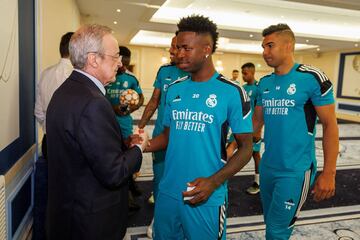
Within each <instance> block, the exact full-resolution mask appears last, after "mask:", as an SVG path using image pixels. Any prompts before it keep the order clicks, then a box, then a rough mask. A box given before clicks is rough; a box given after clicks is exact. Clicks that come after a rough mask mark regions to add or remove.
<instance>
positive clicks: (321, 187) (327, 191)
mask: <svg viewBox="0 0 360 240" xmlns="http://www.w3.org/2000/svg"><path fill="white" fill-rule="evenodd" d="M311 193H312V194H313V195H314V200H315V201H316V202H319V201H322V200H325V199H328V198H331V197H332V196H334V195H335V174H333V173H325V172H322V173H321V174H320V175H319V177H318V178H317V179H316V181H315V186H314V189H313V190H312V192H311Z"/></svg>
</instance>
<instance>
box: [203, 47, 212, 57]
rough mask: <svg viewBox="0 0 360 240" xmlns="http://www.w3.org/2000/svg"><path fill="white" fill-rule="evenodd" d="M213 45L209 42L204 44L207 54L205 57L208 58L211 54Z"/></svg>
mask: <svg viewBox="0 0 360 240" xmlns="http://www.w3.org/2000/svg"><path fill="white" fill-rule="evenodd" d="M211 53H212V52H211V46H210V45H209V44H206V45H205V46H204V54H205V58H208V57H209V56H210V55H211Z"/></svg>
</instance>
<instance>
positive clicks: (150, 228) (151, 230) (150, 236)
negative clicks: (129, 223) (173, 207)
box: [146, 218, 154, 239]
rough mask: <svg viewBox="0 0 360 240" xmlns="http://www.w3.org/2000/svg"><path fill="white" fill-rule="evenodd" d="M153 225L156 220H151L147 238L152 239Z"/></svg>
mask: <svg viewBox="0 0 360 240" xmlns="http://www.w3.org/2000/svg"><path fill="white" fill-rule="evenodd" d="M153 225H154V218H153V219H152V220H151V223H150V225H149V226H148V228H147V230H146V236H147V237H148V238H150V239H152V234H153Z"/></svg>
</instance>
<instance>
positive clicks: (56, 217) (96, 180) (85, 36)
mask: <svg viewBox="0 0 360 240" xmlns="http://www.w3.org/2000/svg"><path fill="white" fill-rule="evenodd" d="M69 50H70V60H71V62H72V64H73V66H74V69H75V70H74V71H73V72H72V74H71V75H70V76H69V78H68V79H67V80H66V81H65V82H64V83H63V84H62V85H61V86H60V87H59V88H58V90H57V91H56V92H55V94H54V95H53V97H52V100H51V102H50V104H49V107H48V111H47V123H46V130H47V136H48V139H47V141H48V143H49V144H48V146H49V148H48V162H49V192H48V209H47V210H48V212H47V214H48V215H47V235H48V239H49V240H54V239H55V240H57V239H59V240H60V239H61V240H65V239H67V240H70V239H76V240H82V239H84V240H92V239H93V240H95V239H104V240H105V239H106V240H120V239H122V238H123V237H124V235H125V232H126V226H127V215H128V214H127V212H128V204H127V201H128V179H129V177H131V176H132V174H133V173H135V172H137V171H139V169H140V166H141V161H142V150H143V149H144V148H145V145H146V144H147V140H148V137H147V135H146V134H145V133H141V134H140V135H136V136H134V137H133V142H132V144H131V145H130V146H129V147H128V146H125V145H124V144H123V139H122V137H121V131H120V129H119V125H118V124H117V122H116V119H115V114H114V111H113V109H112V107H111V105H110V103H109V101H108V100H107V99H106V98H105V96H104V95H105V88H104V86H105V85H107V84H108V83H110V82H113V81H114V80H115V74H116V72H117V70H118V67H119V66H121V61H120V60H121V57H120V53H119V47H118V43H117V41H116V39H115V38H114V36H113V35H112V31H111V29H110V28H108V27H105V26H100V25H85V26H83V27H81V28H80V29H79V30H78V31H76V32H75V34H74V35H73V37H72V38H71V41H70V46H69Z"/></svg>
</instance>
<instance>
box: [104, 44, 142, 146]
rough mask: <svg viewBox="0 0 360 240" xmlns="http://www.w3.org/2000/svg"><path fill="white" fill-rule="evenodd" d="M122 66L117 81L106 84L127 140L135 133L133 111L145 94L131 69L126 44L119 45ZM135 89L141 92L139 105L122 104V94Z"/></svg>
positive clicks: (107, 93) (137, 107)
mask: <svg viewBox="0 0 360 240" xmlns="http://www.w3.org/2000/svg"><path fill="white" fill-rule="evenodd" d="M119 51H120V55H121V62H122V66H121V67H120V68H119V70H118V73H117V75H116V81H115V82H113V83H110V84H109V85H107V86H106V88H105V89H106V97H107V98H108V99H109V101H110V102H111V105H112V107H113V109H114V111H115V113H116V119H117V121H118V123H119V125H120V129H121V134H122V136H123V137H124V139H125V140H127V139H128V138H129V136H130V135H132V134H133V118H132V117H131V115H130V114H131V113H132V112H134V111H136V110H138V109H139V108H140V107H141V106H142V104H143V103H144V95H143V93H142V90H141V87H140V84H139V81H138V80H137V78H136V77H135V75H134V74H133V73H132V72H130V71H129V66H130V61H131V51H130V49H129V48H127V47H125V46H119ZM127 89H133V90H135V91H136V92H137V93H138V94H139V103H138V104H137V105H129V106H121V104H120V101H119V97H120V94H121V93H122V92H123V91H125V90H127Z"/></svg>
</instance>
